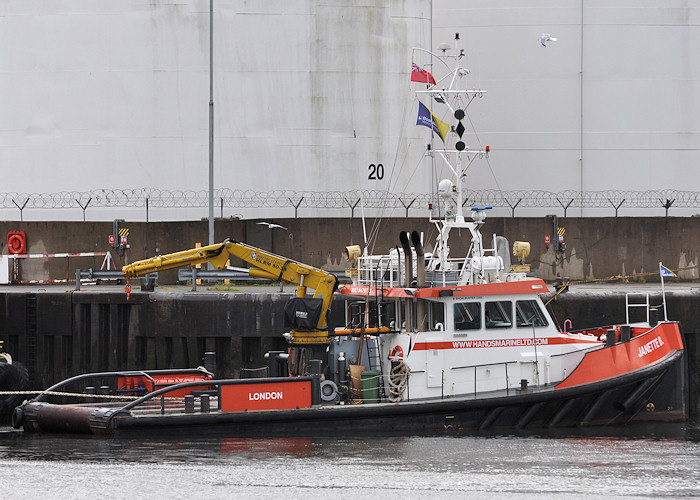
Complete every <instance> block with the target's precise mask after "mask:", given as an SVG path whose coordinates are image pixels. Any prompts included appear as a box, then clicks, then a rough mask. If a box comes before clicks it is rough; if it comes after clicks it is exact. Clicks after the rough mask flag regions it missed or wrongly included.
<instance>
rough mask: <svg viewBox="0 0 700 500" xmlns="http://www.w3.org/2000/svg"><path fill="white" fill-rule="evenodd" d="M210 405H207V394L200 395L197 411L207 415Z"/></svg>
mask: <svg viewBox="0 0 700 500" xmlns="http://www.w3.org/2000/svg"><path fill="white" fill-rule="evenodd" d="M210 409H211V405H210V403H209V394H202V395H201V396H200V405H199V411H200V412H202V413H209V411H210Z"/></svg>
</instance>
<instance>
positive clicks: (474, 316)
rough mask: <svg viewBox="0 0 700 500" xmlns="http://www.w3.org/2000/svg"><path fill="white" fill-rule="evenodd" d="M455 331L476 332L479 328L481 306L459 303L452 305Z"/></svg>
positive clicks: (478, 304)
mask: <svg viewBox="0 0 700 500" xmlns="http://www.w3.org/2000/svg"><path fill="white" fill-rule="evenodd" d="M453 316H454V322H455V330H478V329H480V328H481V304H480V303H479V302H459V303H456V304H455V305H454V308H453Z"/></svg>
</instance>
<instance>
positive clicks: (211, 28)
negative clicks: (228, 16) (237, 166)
mask: <svg viewBox="0 0 700 500" xmlns="http://www.w3.org/2000/svg"><path fill="white" fill-rule="evenodd" d="M213 13H214V0H209V244H210V245H213V244H214V14H213ZM209 266H211V264H209Z"/></svg>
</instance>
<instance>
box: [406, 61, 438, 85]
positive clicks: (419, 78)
mask: <svg viewBox="0 0 700 500" xmlns="http://www.w3.org/2000/svg"><path fill="white" fill-rule="evenodd" d="M411 81H412V82H418V83H428V84H430V85H435V78H434V77H433V75H431V74H430V73H428V72H427V71H426V70H424V69H423V68H421V67H420V66H418V65H417V64H416V63H413V66H412V69H411Z"/></svg>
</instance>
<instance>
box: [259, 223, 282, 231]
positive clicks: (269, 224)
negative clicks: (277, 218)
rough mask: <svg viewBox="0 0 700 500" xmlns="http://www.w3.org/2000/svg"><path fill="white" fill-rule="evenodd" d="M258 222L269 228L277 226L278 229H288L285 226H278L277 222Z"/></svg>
mask: <svg viewBox="0 0 700 500" xmlns="http://www.w3.org/2000/svg"><path fill="white" fill-rule="evenodd" d="M258 224H260V225H262V226H267V227H269V228H270V229H274V228H276V227H278V228H280V229H284V230H285V231H287V230H288V229H287V228H286V227H284V226H280V225H279V224H273V223H272V222H258Z"/></svg>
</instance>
